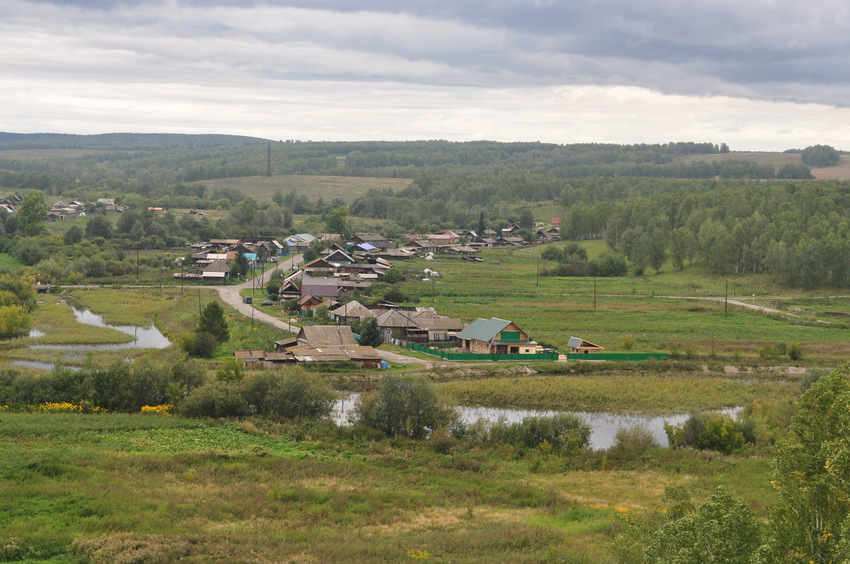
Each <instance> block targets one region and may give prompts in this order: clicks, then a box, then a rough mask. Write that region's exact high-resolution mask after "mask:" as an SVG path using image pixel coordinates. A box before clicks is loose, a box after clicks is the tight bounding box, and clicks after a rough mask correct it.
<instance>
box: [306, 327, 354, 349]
mask: <svg viewBox="0 0 850 564" xmlns="http://www.w3.org/2000/svg"><path fill="white" fill-rule="evenodd" d="M298 342H303V343H305V344H308V345H310V346H312V347H321V346H325V345H356V344H357V341H356V340H355V339H354V333H352V332H351V327H349V326H348V325H305V326H304V327H302V328H301V330H300V331H298Z"/></svg>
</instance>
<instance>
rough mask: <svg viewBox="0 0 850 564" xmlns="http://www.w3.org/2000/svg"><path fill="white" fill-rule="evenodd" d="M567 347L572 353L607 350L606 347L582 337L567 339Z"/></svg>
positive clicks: (590, 352)
mask: <svg viewBox="0 0 850 564" xmlns="http://www.w3.org/2000/svg"><path fill="white" fill-rule="evenodd" d="M567 348H568V349H569V351H568V352H569V353H570V354H592V353H599V352H602V351H604V350H605V347H602V346H599V345H596V344H594V343H591V342H590V341H587V340H585V339H582V338H580V337H570V340H569V341H567Z"/></svg>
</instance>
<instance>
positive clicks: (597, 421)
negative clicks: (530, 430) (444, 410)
mask: <svg viewBox="0 0 850 564" xmlns="http://www.w3.org/2000/svg"><path fill="white" fill-rule="evenodd" d="M357 395H358V394H353V395H351V396H349V397H347V398H344V399H341V400H337V402H336V404H335V405H334V410H333V414H332V418H333V420H334V421H336V422H337V423H338V424H341V425H345V424H347V423H348V415H349V414H350V413H351V411H352V410H353V409H354V405H355V403H356V401H357ZM457 409H458V410H459V411H460V415H461V418H462V419H463V420H464V421H465V422H467V423H474V422H476V421H478V420H479V419H484V420H488V421H492V422H495V421H498V420H499V419H500V418H504V419H505V421H506V422H508V423H519V422H520V421H522V420H523V419H524V418H526V417H540V416H551V415H555V414H557V413H561V412H558V411H541V410H534V409H505V408H492V407H475V406H457ZM740 411H741V408H730V409H724V410H720V411H719V413H723V414H724V415H729V416H731V417H734V416H736V415H737V414H738V413H739V412H740ZM571 413H575V414H576V415H578V416H580V417H581V418H582V419H584V421H585V422H587V424H588V425H590V429H591V434H590V448H591V449H594V450H606V449H608V448H611V447H612V446H613V445H614V437H615V436H616V435H617V431H619V430H620V429H628V428H631V427H634V426H636V425H642V426H644V427H646V428H647V429H648V430H649V431H650V432H651V433H652V436H653V437H655V440H656V441H657V442H658V444H659V445H661V446H663V447H666V446H669V442H668V441H667V434H666V433H665V432H664V422H665V421H666V422H667V423H670V424H671V425H681V424H682V423H684V422H685V421H686V420H687V419H688V417H690V414H689V413H677V414H672V415H660V416H650V415H628V414H617V413H608V412H593V413H591V412H582V411H575V412H571Z"/></svg>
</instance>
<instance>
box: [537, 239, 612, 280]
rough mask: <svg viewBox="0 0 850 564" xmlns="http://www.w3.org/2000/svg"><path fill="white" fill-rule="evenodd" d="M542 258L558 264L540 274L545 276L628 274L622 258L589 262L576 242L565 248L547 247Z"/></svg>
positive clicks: (607, 258) (606, 258)
mask: <svg viewBox="0 0 850 564" xmlns="http://www.w3.org/2000/svg"><path fill="white" fill-rule="evenodd" d="M540 258H542V259H543V260H548V261H553V262H556V263H557V264H556V266H554V267H553V268H544V269H543V270H542V271H541V272H540V274H541V275H543V276H625V275H626V273H627V272H628V267H627V266H626V261H625V259H623V258H622V257H621V256H618V255H606V256H603V257H601V258H599V259H597V260H588V258H587V251H586V250H585V249H584V247H582V246H581V245H579V244H578V243H574V242H573V243H569V244H567V245H566V246H564V247H558V246H554V245H550V246H547V247H546V248H545V249H544V250H543V252H542V253H541V254H540Z"/></svg>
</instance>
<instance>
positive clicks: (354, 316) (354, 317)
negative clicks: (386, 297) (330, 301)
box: [330, 300, 375, 325]
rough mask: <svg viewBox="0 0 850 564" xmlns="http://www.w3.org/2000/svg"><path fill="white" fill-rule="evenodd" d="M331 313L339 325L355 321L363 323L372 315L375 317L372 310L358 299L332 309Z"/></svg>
mask: <svg viewBox="0 0 850 564" xmlns="http://www.w3.org/2000/svg"><path fill="white" fill-rule="evenodd" d="M330 313H331V315H333V317H334V319H335V320H336V322H337V324H338V325H351V324H352V323H354V322H360V323H362V322H363V321H365V320H367V319H369V318H370V317H375V314H374V313H372V310H370V309H367V308H366V306H364V305H363V304H361V303H360V302H358V301H357V300H352V301H350V302H348V303H346V304H343V305H341V306H339V307H337V308H335V309H332V310H331V312H330Z"/></svg>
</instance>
